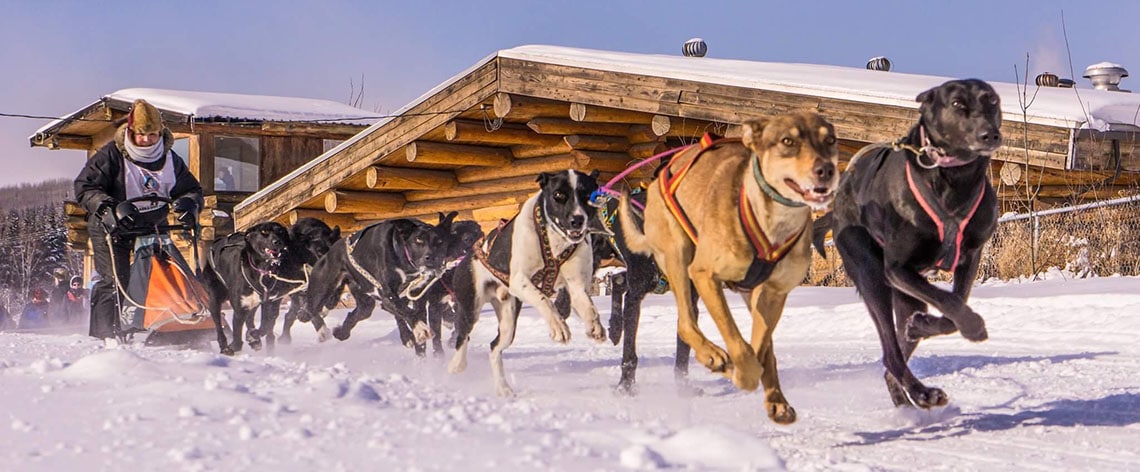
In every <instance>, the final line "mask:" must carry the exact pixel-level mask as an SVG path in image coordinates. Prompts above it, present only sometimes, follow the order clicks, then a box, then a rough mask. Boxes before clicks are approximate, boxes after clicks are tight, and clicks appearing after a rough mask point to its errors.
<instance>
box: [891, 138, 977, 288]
mask: <svg viewBox="0 0 1140 472" xmlns="http://www.w3.org/2000/svg"><path fill="white" fill-rule="evenodd" d="M906 183H907V185H909V186H910V193H911V194H912V195H914V199H915V200H917V201H918V205H919V206H921V207H922V211H924V212H926V216H928V217H930V219H931V220H934V225H935V226H937V227H938V240H939V241H941V242H942V247H941V248H940V249H939V250H938V261H937V262H935V266H936V267H938V268H939V269H941V270H944V271H947V272H950V271H953V270H954V268H955V267H958V260H959V259H960V258H961V256H962V237H963V235H964V234H965V232H966V226H967V225H969V224H970V219H971V218H973V217H974V213H976V212H977V211H978V206H979V205H981V203H982V197H984V196H985V195H986V186H985V183H984V182H983V184H982V185H979V186H978V191H977V195H974V199H973V201H972V202H970V203H968V204H967V205H966V206H964V207H963V208H966V207H969V208H970V210H969V211H968V212H966V213H965V214H964V215H961V216H959V215H957V214H956V212H952V211H950V210H949V209H947V208H946V206H945V205H943V204H942V201H941V200H940V199H939V198H938V195H937V194H935V193H934V189H932V188H931V187H930V185H929V184H926V183H925V182H924V183H921V184H920V183H918V182H915V180H914V176H913V175H912V171H911V163H910V160H907V162H906Z"/></svg>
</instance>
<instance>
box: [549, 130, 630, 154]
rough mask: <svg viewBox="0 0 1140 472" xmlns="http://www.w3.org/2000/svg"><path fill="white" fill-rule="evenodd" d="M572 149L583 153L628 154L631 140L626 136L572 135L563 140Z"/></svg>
mask: <svg viewBox="0 0 1140 472" xmlns="http://www.w3.org/2000/svg"><path fill="white" fill-rule="evenodd" d="M562 140H563V141H565V142H566V144H567V145H569V146H570V148H571V149H577V150H581V151H606V152H626V151H628V150H629V140H628V139H626V138H625V137H624V136H583V135H578V134H572V135H570V136H566V137H564V138H562Z"/></svg>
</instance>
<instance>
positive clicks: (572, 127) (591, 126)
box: [526, 118, 629, 136]
mask: <svg viewBox="0 0 1140 472" xmlns="http://www.w3.org/2000/svg"><path fill="white" fill-rule="evenodd" d="M526 126H527V127H528V128H530V129H532V130H534V132H535V133H538V134H559V135H567V134H594V135H600V136H625V135H627V134H629V125H628V124H625V123H591V122H581V121H574V120H567V119H562V118H535V119H532V120H530V121H528V122H527V123H526Z"/></svg>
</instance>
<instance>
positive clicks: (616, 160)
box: [570, 151, 634, 172]
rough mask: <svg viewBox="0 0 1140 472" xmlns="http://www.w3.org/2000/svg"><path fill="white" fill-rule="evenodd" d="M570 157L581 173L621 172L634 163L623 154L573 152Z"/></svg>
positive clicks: (627, 155)
mask: <svg viewBox="0 0 1140 472" xmlns="http://www.w3.org/2000/svg"><path fill="white" fill-rule="evenodd" d="M570 155H571V156H574V160H575V161H576V163H577V165H576V166H575V167H576V168H577V169H580V170H582V171H583V172H588V171H592V170H598V171H600V172H621V171H623V170H625V168H626V167H628V166H629V165H630V164H633V162H634V161H633V159H631V158H630V157H629V154H626V153H624V152H600V151H573V152H571V153H570Z"/></svg>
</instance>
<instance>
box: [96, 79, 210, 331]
mask: <svg viewBox="0 0 1140 472" xmlns="http://www.w3.org/2000/svg"><path fill="white" fill-rule="evenodd" d="M173 146H174V135H173V134H171V132H170V130H169V129H167V128H166V125H165V123H163V121H162V114H161V113H159V111H158V109H157V108H155V107H154V105H151V104H150V103H147V102H146V100H141V99H140V100H135V102H134V104H133V105H132V107H131V111H130V112H129V113H127V122H126V123H124V124H123V125H122V126H120V127H119V128H118V130H116V131H115V136H114V139H112V140H111V141H110V142H108V143H107V144H106V145H104V146H103V147H102V148H100V149H99V150H98V151H96V152H95V154H94V155H92V156H91V158H90V159H88V160H87V164H86V165H85V166H84V167H83V170H82V171H80V172H79V175H78V176H77V177H76V178H75V197H76V199H77V200H79V204H80V205H82V206H83V208H84V209H86V210H87V214H88V217H87V232H88V234H90V235H91V249H92V252H93V253H94V260H95V270H97V271H99V273H100V274H107V275H104V276H103V277H104V279H103V280H101V281H100V282H99V283H97V284H95V288H94V289H93V290H92V291H91V324H90V329H89V331H88V333H89V334H90V335H91V336H92V337H96V338H101V339H104V340H108V339H112V338H117V337H119V336H122V335H124V333H123V332H122V330H121V329H120V326H119V316H118V315H119V308H120V307H121V306H122V303H124V302H125V300H120V299H119V293H118V291H117V290H116V288H115V281H113V280H112V279H113V278H115V277H118V283H119V285H120V286H122V287H127V286H128V284H129V282H130V260H131V252H132V251H133V249H134V242H135V235H133V234H131V230H132V229H135V228H141V227H146V226H148V225H154V224H157V223H158V222H160V221H165V220H166V215H167V214H168V213H169V211H170V210H174V212H175V213H177V214H178V220H179V221H181V222H182V223H187V224H192V223H196V222H197V221H198V210H200V209H201V208H202V186H201V184H199V183H198V179H197V178H195V177H194V174H192V173H191V172H190V168H189V167H187V165H186V162H185V161H183V160H182V158H180V157H178V155H177V154H175V153H174V151H172V150H171V148H172V147H173ZM149 195H153V196H158V197H162V198H169V199H171V200H172V201H173V203H172V204H170V205H164V204H159V203H155V202H141V201H140V202H138V203H136V204H133V205H132V204H131V203H129V202H127V201H126V200H129V199H132V198H137V197H145V196H149Z"/></svg>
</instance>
